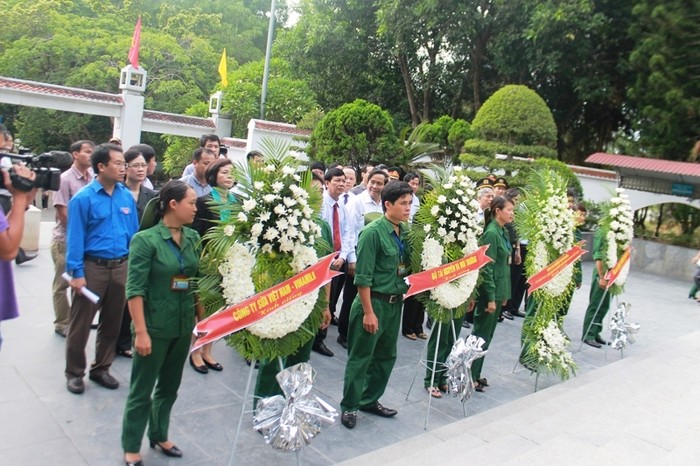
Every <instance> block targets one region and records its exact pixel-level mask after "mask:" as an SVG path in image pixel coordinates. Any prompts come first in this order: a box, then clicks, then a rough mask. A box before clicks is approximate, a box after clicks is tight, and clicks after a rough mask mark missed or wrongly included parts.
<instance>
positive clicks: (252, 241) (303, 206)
mask: <svg viewBox="0 0 700 466" xmlns="http://www.w3.org/2000/svg"><path fill="white" fill-rule="evenodd" d="M279 152H282V153H284V152H286V150H285V149H282V148H280V149H279V150H278V153H279ZM300 169H301V167H299V162H298V161H297V160H296V159H293V158H291V157H280V156H278V157H274V156H272V157H270V158H268V159H267V160H266V165H264V166H263V167H255V166H252V165H247V164H245V165H237V166H235V177H236V179H237V180H238V182H239V183H238V190H239V192H240V198H239V200H238V202H237V203H235V204H234V205H233V206H228V208H229V209H231V215H230V218H229V219H228V220H226V221H221V222H219V224H218V225H217V226H215V227H214V228H212V229H210V230H209V232H207V234H206V235H205V239H207V240H208V243H207V245H206V247H205V251H204V254H203V269H204V270H205V273H206V275H205V277H204V278H202V279H201V280H200V289H201V290H202V300H203V302H204V304H205V306H206V307H207V309H208V310H210V311H216V310H218V309H221V308H223V307H226V306H232V305H235V304H238V303H240V302H241V301H243V300H245V299H247V298H249V297H250V296H253V295H254V294H256V293H259V292H261V291H264V290H266V289H268V288H270V287H272V286H274V285H276V284H278V283H281V282H283V281H284V280H286V279H288V278H291V277H292V276H294V275H295V274H297V273H299V272H301V271H302V270H304V269H305V268H307V267H309V266H311V265H313V264H315V263H316V262H318V256H317V254H316V251H315V250H314V248H313V246H314V245H317V246H319V245H324V246H327V245H325V242H323V241H322V240H321V228H320V226H319V224H318V223H317V216H318V214H317V213H318V209H319V207H320V202H321V197H320V195H319V194H318V193H316V192H314V191H310V190H309V182H310V176H309V174H308V172H306V173H304V174H303V175H301V174H300V173H299V170H300ZM328 252H330V251H328ZM324 306H325V295H324V294H322V293H319V292H315V293H311V294H310V295H308V296H306V297H304V298H302V299H300V300H298V301H296V302H294V303H292V304H289V305H287V306H285V307H283V308H282V309H279V310H278V311H276V312H275V313H272V314H270V315H268V316H267V317H265V318H264V319H262V320H260V321H258V322H256V323H254V324H253V325H251V326H249V327H247V328H246V329H244V330H241V331H239V332H236V333H234V334H232V335H230V336H229V337H227V342H228V343H229V344H230V345H231V346H234V347H235V348H236V349H237V350H238V351H239V352H240V353H241V354H242V355H243V356H244V357H246V358H247V359H271V358H275V357H277V356H286V355H288V354H291V353H293V352H294V351H296V349H298V348H299V347H300V346H301V345H303V344H304V343H306V342H307V341H308V340H309V338H311V337H312V336H313V335H314V334H315V333H316V329H317V328H318V325H319V324H320V321H321V312H322V310H323V307H324Z"/></svg>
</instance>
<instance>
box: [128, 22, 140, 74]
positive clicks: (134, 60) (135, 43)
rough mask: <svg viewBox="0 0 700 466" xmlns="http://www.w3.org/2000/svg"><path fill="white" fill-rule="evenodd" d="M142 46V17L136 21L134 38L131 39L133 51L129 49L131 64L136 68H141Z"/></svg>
mask: <svg viewBox="0 0 700 466" xmlns="http://www.w3.org/2000/svg"><path fill="white" fill-rule="evenodd" d="M140 45H141V16H139V20H138V21H136V27H135V28H134V36H133V37H132V38H131V49H129V63H131V66H133V67H134V68H138V67H139V46H140Z"/></svg>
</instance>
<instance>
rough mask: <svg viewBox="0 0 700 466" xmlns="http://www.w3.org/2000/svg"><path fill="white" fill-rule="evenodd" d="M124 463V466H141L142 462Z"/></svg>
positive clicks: (125, 461)
mask: <svg viewBox="0 0 700 466" xmlns="http://www.w3.org/2000/svg"><path fill="white" fill-rule="evenodd" d="M124 463H126V466H143V460H136V461H127V460H126V459H125V460H124Z"/></svg>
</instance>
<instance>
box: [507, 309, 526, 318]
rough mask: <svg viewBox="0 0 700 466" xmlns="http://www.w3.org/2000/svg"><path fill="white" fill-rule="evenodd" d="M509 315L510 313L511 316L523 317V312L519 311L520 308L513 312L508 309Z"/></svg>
mask: <svg viewBox="0 0 700 466" xmlns="http://www.w3.org/2000/svg"><path fill="white" fill-rule="evenodd" d="M510 315H512V316H513V317H525V313H524V312H523V311H521V310H520V309H518V310H517V311H515V312H513V311H510Z"/></svg>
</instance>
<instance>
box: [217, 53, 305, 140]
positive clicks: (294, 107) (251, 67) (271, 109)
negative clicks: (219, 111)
mask: <svg viewBox="0 0 700 466" xmlns="http://www.w3.org/2000/svg"><path fill="white" fill-rule="evenodd" d="M264 65H265V63H264V61H262V60H260V61H256V62H251V63H247V64H245V65H243V66H241V67H239V68H237V69H236V70H234V71H232V72H231V73H229V76H228V87H226V89H224V90H225V93H224V99H223V109H224V112H226V113H228V114H230V115H231V116H230V118H231V120H232V133H233V134H234V135H237V136H245V134H246V132H247V126H248V122H249V121H250V119H251V118H259V117H260V98H261V93H262V78H263V68H264ZM267 86H268V88H267V98H266V100H265V119H266V120H272V121H281V122H285V123H296V122H298V121H299V120H301V118H302V117H303V116H304V115H305V114H307V113H308V112H310V111H311V110H313V109H314V108H316V107H317V103H316V98H315V96H314V93H313V92H312V91H311V89H310V88H309V85H308V83H307V82H305V81H303V80H301V79H295V78H293V77H292V76H291V72H290V70H289V64H288V63H287V62H286V61H284V60H283V59H281V58H274V59H272V61H271V64H270V75H269V78H268V82H267Z"/></svg>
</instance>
